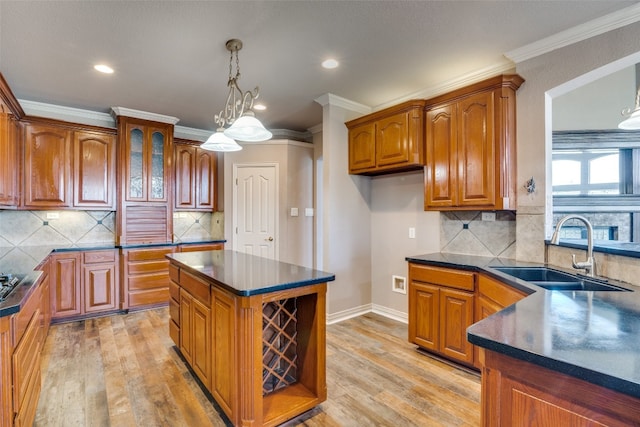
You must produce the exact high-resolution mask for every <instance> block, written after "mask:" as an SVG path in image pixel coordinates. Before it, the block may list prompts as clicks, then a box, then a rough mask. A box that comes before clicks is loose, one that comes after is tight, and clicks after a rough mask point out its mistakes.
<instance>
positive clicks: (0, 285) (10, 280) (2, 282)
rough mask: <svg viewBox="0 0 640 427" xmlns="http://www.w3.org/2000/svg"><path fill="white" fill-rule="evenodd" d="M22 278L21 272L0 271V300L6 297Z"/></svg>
mask: <svg viewBox="0 0 640 427" xmlns="http://www.w3.org/2000/svg"><path fill="white" fill-rule="evenodd" d="M22 279H24V275H23V274H5V273H0V301H4V300H5V299H7V297H8V296H9V294H11V292H12V291H13V290H14V289H15V288H16V287H17V286H18V285H19V284H20V282H21V281H22Z"/></svg>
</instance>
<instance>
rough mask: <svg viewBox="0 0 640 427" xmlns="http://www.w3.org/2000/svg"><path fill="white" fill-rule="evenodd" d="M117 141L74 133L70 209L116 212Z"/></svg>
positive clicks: (85, 133)
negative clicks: (71, 203)
mask: <svg viewBox="0 0 640 427" xmlns="http://www.w3.org/2000/svg"><path fill="white" fill-rule="evenodd" d="M115 157H116V137H115V135H112V134H106V133H100V132H90V131H76V132H74V134H73V160H74V162H75V163H74V168H73V174H74V179H73V205H74V206H75V207H80V208H101V209H105V210H113V209H115V200H116V199H115V176H116V163H115Z"/></svg>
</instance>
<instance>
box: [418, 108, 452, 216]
mask: <svg viewBox="0 0 640 427" xmlns="http://www.w3.org/2000/svg"><path fill="white" fill-rule="evenodd" d="M426 134H427V135H426V139H427V143H426V163H427V165H426V167H425V195H424V206H425V209H428V208H438V207H450V206H455V205H456V203H457V197H456V191H457V179H458V155H457V152H456V150H457V138H458V135H457V126H456V105H455V104H447V105H443V106H441V107H437V108H433V109H431V110H429V111H428V112H427V118H426Z"/></svg>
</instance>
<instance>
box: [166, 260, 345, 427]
mask: <svg viewBox="0 0 640 427" xmlns="http://www.w3.org/2000/svg"><path fill="white" fill-rule="evenodd" d="M220 252H222V251H220ZM225 252H229V251H225ZM203 253H204V252H203ZM196 254H198V253H196ZM177 256H178V255H172V256H170V259H171V265H170V268H169V271H170V276H171V279H172V284H171V288H170V291H171V292H170V293H171V303H170V313H171V321H170V327H169V330H170V335H171V337H172V339H173V341H174V342H175V344H176V346H177V347H178V349H179V350H180V352H181V354H182V356H183V357H184V359H185V360H186V361H187V363H188V364H189V366H190V367H191V368H192V370H193V372H194V373H195V374H196V375H197V377H198V378H199V379H200V380H201V381H202V383H203V384H204V386H205V387H206V388H207V390H208V391H209V392H210V393H211V395H212V396H213V398H214V399H215V401H216V402H217V403H218V405H219V406H220V408H221V409H222V410H223V411H224V413H225V414H226V415H227V417H228V418H229V420H230V421H231V422H232V423H233V425H235V426H275V425H279V424H282V423H283V422H285V421H288V420H290V419H292V418H295V417H296V416H298V415H300V414H302V413H304V412H306V411H308V410H309V409H312V408H313V407H315V406H317V405H318V404H320V403H322V402H323V401H325V400H326V397H327V388H326V373H325V371H326V362H325V358H326V350H325V346H326V344H325V340H326V289H327V285H326V282H322V283H314V284H310V285H306V286H304V285H302V286H298V287H292V288H288V289H281V287H280V288H278V287H275V288H276V289H275V290H273V291H270V292H264V293H257V294H253V295H238V294H236V293H234V292H232V291H230V290H229V289H226V288H225V287H224V286H221V285H220V282H218V281H217V280H215V279H214V278H213V277H211V278H209V279H207V277H204V276H203V275H202V274H200V273H199V272H197V271H196V270H193V269H190V268H189V267H188V266H187V265H185V264H180V263H177V262H175V260H174V259H173V258H172V257H177ZM190 256H191V255H190ZM196 256H197V255H196ZM255 258H257V257H255ZM332 277H333V276H331V278H329V279H328V280H333V279H332ZM300 283H304V282H300Z"/></svg>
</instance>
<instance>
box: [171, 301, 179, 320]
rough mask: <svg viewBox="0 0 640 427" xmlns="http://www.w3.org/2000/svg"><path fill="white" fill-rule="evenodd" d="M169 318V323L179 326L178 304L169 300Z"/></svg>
mask: <svg viewBox="0 0 640 427" xmlns="http://www.w3.org/2000/svg"><path fill="white" fill-rule="evenodd" d="M169 316H170V317H171V321H172V322H173V323H175V324H176V326H180V303H179V302H177V301H174V300H169Z"/></svg>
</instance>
